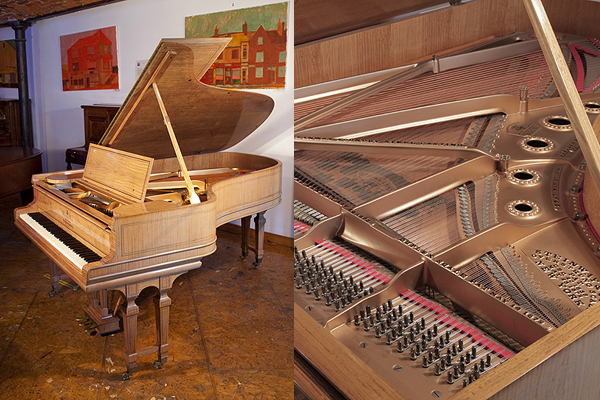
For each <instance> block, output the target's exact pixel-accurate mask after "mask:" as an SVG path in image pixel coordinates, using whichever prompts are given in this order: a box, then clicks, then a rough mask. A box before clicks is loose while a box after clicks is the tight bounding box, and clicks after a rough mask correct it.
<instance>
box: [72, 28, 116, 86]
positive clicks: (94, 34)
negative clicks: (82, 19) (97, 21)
mask: <svg viewBox="0 0 600 400" xmlns="http://www.w3.org/2000/svg"><path fill="white" fill-rule="evenodd" d="M60 53H61V64H62V84H63V91H72V90H100V89H118V88H119V65H118V63H117V27H116V26H111V27H108V28H103V29H97V30H92V31H86V32H79V33H74V34H71V35H65V36H61V37H60Z"/></svg>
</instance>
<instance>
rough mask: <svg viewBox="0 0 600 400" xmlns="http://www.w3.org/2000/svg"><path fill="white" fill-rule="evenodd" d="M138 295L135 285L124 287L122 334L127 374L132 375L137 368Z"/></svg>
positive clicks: (138, 290)
mask: <svg viewBox="0 0 600 400" xmlns="http://www.w3.org/2000/svg"><path fill="white" fill-rule="evenodd" d="M139 294H140V289H139V287H138V284H137V283H133V284H130V285H127V286H126V287H125V299H126V300H127V304H126V305H125V312H124V313H123V333H124V334H125V362H126V363H127V373H128V374H132V373H133V371H134V370H135V367H136V366H137V359H138V353H137V349H136V341H137V316H138V314H139V312H140V308H139V307H138V306H137V304H135V299H137V297H138V295H139Z"/></svg>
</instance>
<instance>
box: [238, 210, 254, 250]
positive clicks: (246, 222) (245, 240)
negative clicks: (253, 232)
mask: <svg viewBox="0 0 600 400" xmlns="http://www.w3.org/2000/svg"><path fill="white" fill-rule="evenodd" d="M251 218H252V215H248V216H247V217H244V218H242V257H240V260H243V259H245V258H246V257H248V245H249V243H250V219H251Z"/></svg>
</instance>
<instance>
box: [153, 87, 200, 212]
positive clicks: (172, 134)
mask: <svg viewBox="0 0 600 400" xmlns="http://www.w3.org/2000/svg"><path fill="white" fill-rule="evenodd" d="M152 88H153V89H154V93H155V94H156V99H157V100H158V105H159V107H160V112H161V113H162V115H163V122H164V123H165V125H166V127H167V131H169V137H170V138H171V143H173V149H174V150H175V154H176V155H177V161H179V167H180V168H181V173H182V175H183V179H184V180H185V185H186V186H187V190H188V192H189V193H190V203H191V204H198V203H200V198H199V197H198V195H197V194H196V191H195V190H194V184H193V183H192V180H191V179H190V174H188V170H187V168H186V166H185V161H184V160H183V156H182V155H181V150H180V149H179V144H177V138H176V137H175V132H174V131H173V127H172V126H171V120H170V119H169V115H168V114H167V109H166V108H165V104H164V103H163V101H162V98H161V97H160V92H159V91H158V86H157V85H156V82H155V83H152Z"/></svg>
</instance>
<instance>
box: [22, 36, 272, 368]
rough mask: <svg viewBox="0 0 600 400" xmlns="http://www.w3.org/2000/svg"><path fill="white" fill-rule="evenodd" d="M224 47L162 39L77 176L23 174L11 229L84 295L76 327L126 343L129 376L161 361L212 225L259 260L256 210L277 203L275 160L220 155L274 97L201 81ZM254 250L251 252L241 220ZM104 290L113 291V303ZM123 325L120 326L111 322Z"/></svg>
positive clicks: (210, 243)
mask: <svg viewBox="0 0 600 400" xmlns="http://www.w3.org/2000/svg"><path fill="white" fill-rule="evenodd" d="M228 41H229V39H163V40H162V41H161V42H160V44H159V45H158V47H157V48H156V50H155V52H154V54H153V55H152V57H151V58H150V60H149V61H148V64H147V65H146V67H145V69H144V71H143V73H142V74H141V75H140V77H139V78H138V80H137V81H136V83H135V84H134V86H133V88H132V89H131V91H130V93H129V95H128V96H127V98H126V100H125V102H124V103H123V105H122V107H121V108H120V109H119V111H118V113H117V115H116V116H115V118H114V120H113V121H112V123H111V125H110V126H109V128H108V129H107V131H106V133H105V134H104V136H103V138H102V139H101V140H100V143H99V144H98V145H91V146H90V149H89V154H88V159H87V163H86V165H85V168H84V169H83V170H76V171H65V172H60V173H46V174H39V175H35V176H34V177H33V188H34V201H33V202H32V203H31V204H29V205H28V206H26V207H22V208H18V209H16V210H15V212H14V215H15V224H16V226H17V227H18V228H19V229H20V230H21V231H23V233H24V234H25V235H26V236H27V237H28V238H30V239H31V240H32V241H33V242H34V243H35V244H36V245H37V246H38V247H39V248H40V249H41V250H42V251H43V252H44V253H46V255H47V256H48V258H49V259H50V260H51V265H52V281H53V290H52V292H51V294H53V293H54V292H55V291H56V290H57V289H58V283H59V280H60V279H61V275H60V271H59V270H62V271H63V272H64V274H66V275H67V276H68V277H70V278H71V279H72V280H73V281H74V282H75V284H76V285H78V286H79V287H80V288H81V289H83V290H84V291H86V292H88V293H90V295H91V302H90V305H89V306H88V307H86V309H85V313H86V317H85V319H84V320H83V321H82V325H86V326H87V327H88V330H92V331H93V332H99V333H100V334H108V333H111V332H115V331H118V330H119V329H120V326H121V325H122V328H123V330H124V334H125V356H126V361H127V370H128V372H127V373H125V374H124V378H128V377H129V374H131V373H132V372H133V370H134V368H135V367H136V362H137V359H138V358H139V357H142V356H145V355H149V354H154V353H158V360H157V361H156V362H155V366H156V367H159V366H160V365H162V364H163V363H164V362H166V360H167V354H168V349H169V343H168V326H169V307H170V304H171V300H170V298H169V296H168V290H169V289H170V288H171V285H172V284H173V281H174V280H175V279H176V278H177V277H178V276H180V275H181V274H183V273H185V272H187V271H189V270H191V269H195V268H199V267H200V266H201V265H202V262H201V260H202V258H203V257H205V256H207V255H209V254H211V253H213V252H214V251H215V249H216V228H217V227H218V226H220V225H222V224H224V223H227V222H230V221H233V220H236V219H240V218H241V219H242V255H243V256H246V255H247V254H248V251H249V250H251V251H254V252H255V253H256V261H255V265H258V263H260V261H261V259H262V256H263V249H262V246H263V236H264V223H265V218H264V213H265V211H266V210H268V209H270V208H272V207H275V206H276V205H277V204H279V202H280V201H281V199H280V197H281V163H280V162H279V161H277V160H274V159H271V158H268V157H262V156H257V155H252V154H241V153H231V152H221V150H224V149H227V148H229V147H231V146H233V145H235V144H236V143H238V142H240V141H241V140H243V139H244V138H245V137H246V136H248V135H249V134H250V133H252V132H253V131H254V130H255V129H256V128H257V127H258V126H260V125H261V124H262V123H263V122H264V121H265V120H266V119H267V118H268V116H269V114H270V112H271V111H272V109H273V104H274V103H273V100H272V99H271V98H270V97H268V96H265V95H261V94H257V93H252V92H248V91H236V90H230V89H219V88H213V87H209V86H206V85H204V84H202V83H200V82H199V78H200V77H202V75H203V73H204V72H205V71H206V69H207V68H208V67H209V66H210V65H211V64H212V62H213V61H214V60H215V59H216V58H217V56H218V55H219V54H220V53H221V52H222V51H223V49H224V48H225V46H226V45H227V43H228ZM254 214H255V215H256V217H255V219H254V223H255V228H256V241H255V243H254V246H251V245H250V244H249V240H248V239H249V230H250V218H251V216H252V215H254ZM146 287H155V288H156V289H157V290H158V293H157V297H156V301H155V304H156V309H157V313H156V315H157V321H156V331H157V343H156V344H155V345H153V346H149V347H146V348H143V349H138V348H137V347H136V337H137V314H138V311H139V310H138V306H137V305H136V303H135V300H136V298H137V296H138V295H139V293H140V292H141V291H142V290H143V289H144V288H146ZM109 291H116V292H111V293H121V296H119V297H118V300H117V301H116V302H115V303H114V304H112V303H110V302H109V298H113V297H115V296H113V295H112V294H111V295H110V296H109ZM121 320H122V321H121Z"/></svg>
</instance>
